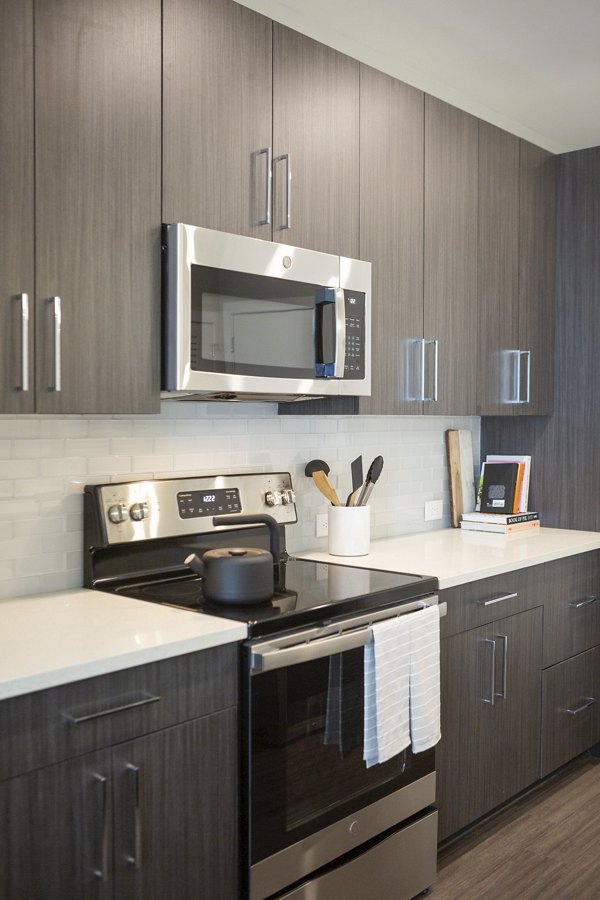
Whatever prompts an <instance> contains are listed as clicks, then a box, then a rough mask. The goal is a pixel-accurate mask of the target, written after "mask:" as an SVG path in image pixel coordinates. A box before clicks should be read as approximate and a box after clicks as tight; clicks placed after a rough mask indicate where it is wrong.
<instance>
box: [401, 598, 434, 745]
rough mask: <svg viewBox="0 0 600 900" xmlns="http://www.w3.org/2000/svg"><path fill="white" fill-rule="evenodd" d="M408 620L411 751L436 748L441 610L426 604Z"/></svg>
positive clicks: (409, 616)
mask: <svg viewBox="0 0 600 900" xmlns="http://www.w3.org/2000/svg"><path fill="white" fill-rule="evenodd" d="M406 618H407V619H410V735H411V740H412V751H413V753H421V752H422V751H423V750H428V749H429V748H430V747H435V745H436V744H437V743H438V741H439V740H440V737H441V731H440V613H439V607H438V606H428V607H427V608H426V609H422V610H419V612H416V613H411V614H410V615H408V616H406Z"/></svg>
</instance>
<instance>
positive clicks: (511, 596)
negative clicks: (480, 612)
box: [475, 593, 518, 606]
mask: <svg viewBox="0 0 600 900" xmlns="http://www.w3.org/2000/svg"><path fill="white" fill-rule="evenodd" d="M517 596H518V595H517V594H516V593H514V594H501V595H500V596H499V597H492V598H491V599H490V600H476V601H475V603H476V604H477V606H492V605H493V604H494V603H502V601H503V600H514V599H515V597H517Z"/></svg>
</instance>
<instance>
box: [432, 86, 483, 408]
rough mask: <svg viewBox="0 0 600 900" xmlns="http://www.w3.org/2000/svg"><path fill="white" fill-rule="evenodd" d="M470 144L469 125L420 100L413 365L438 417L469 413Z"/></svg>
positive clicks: (474, 136)
mask: <svg viewBox="0 0 600 900" xmlns="http://www.w3.org/2000/svg"><path fill="white" fill-rule="evenodd" d="M477 144H478V130H477V119H475V118H474V117H473V116H470V115H468V114H467V113H465V112H462V111H461V110H460V109H457V108H456V107H454V106H449V105H448V104H447V103H444V102H443V101H441V100H436V99H435V97H430V96H426V97H425V214H424V265H423V275H424V284H423V297H424V299H423V314H424V329H423V337H424V345H423V351H422V363H421V365H422V367H423V375H422V383H423V385H424V391H423V393H424V400H425V402H424V404H423V410H424V412H425V413H429V414H432V415H438V416H439V415H458V416H469V415H474V414H475V412H476V409H477V351H476V347H477ZM432 356H433V363H432V361H431V357H432ZM432 365H433V370H432Z"/></svg>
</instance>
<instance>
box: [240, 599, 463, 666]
mask: <svg viewBox="0 0 600 900" xmlns="http://www.w3.org/2000/svg"><path fill="white" fill-rule="evenodd" d="M433 599H434V602H432V603H428V602H426V601H424V600H417V601H415V602H412V603H405V604H402V605H401V606H399V607H395V608H394V609H392V610H382V611H381V612H376V613H373V614H371V615H365V616H357V617H356V618H355V619H352V620H348V621H346V622H343V623H342V624H341V625H339V626H336V625H331V626H324V627H323V628H312V629H307V630H306V631H302V632H298V633H296V634H294V635H289V636H288V637H285V638H281V639H279V643H278V644H276V643H275V642H274V641H272V642H271V641H269V640H268V639H267V640H265V641H261V642H260V643H257V644H255V645H254V646H252V645H251V646H250V651H251V660H250V671H251V674H253V675H255V674H260V673H261V672H268V671H271V670H273V669H282V668H284V667H286V666H293V665H296V664H297V663H303V662H311V661H313V660H315V659H322V658H323V657H326V656H332V655H333V654H335V653H343V652H345V651H346V650H354V649H356V648H357V647H364V646H365V645H366V644H368V643H369V642H370V641H371V639H372V637H373V629H372V626H373V624H374V623H375V622H378V621H383V620H384V619H385V620H387V619H393V618H395V617H396V616H399V615H410V614H411V613H414V612H418V611H419V610H421V609H426V608H427V607H428V606H430V605H437V606H438V610H439V617H440V618H443V616H445V615H446V608H447V607H446V603H439V604H437V602H436V601H437V598H433ZM344 625H345V626H346V628H347V630H346V631H341V630H337V629H340V628H343V626H344ZM321 635H322V636H321Z"/></svg>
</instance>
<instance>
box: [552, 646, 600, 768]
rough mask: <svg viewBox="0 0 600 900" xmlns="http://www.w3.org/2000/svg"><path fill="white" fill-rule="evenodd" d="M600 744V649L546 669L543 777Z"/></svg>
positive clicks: (594, 649)
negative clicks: (599, 742) (594, 745)
mask: <svg viewBox="0 0 600 900" xmlns="http://www.w3.org/2000/svg"><path fill="white" fill-rule="evenodd" d="M598 741H600V646H599V647H594V648H593V650H587V651H586V652H585V653H579V654H578V655H577V656H573V657H572V658H571V659H566V660H564V662H561V663H557V665H555V666H550V667H549V668H548V669H544V672H543V678H542V775H548V774H549V773H550V772H553V771H554V769H557V768H558V767H559V766H562V765H563V764H564V763H566V762H568V761H569V760H570V759H573V757H575V756H578V755H579V754H580V753H583V752H584V751H585V750H588V749H589V748H590V747H591V746H592V745H593V744H595V743H597V742H598Z"/></svg>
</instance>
